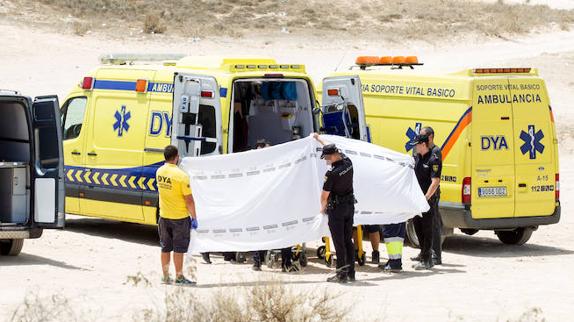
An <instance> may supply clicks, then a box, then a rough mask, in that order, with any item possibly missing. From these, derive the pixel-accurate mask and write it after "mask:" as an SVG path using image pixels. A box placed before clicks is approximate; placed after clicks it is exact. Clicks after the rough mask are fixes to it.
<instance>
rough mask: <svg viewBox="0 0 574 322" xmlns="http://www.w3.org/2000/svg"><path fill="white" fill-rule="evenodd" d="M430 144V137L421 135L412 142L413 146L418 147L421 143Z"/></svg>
mask: <svg viewBox="0 0 574 322" xmlns="http://www.w3.org/2000/svg"><path fill="white" fill-rule="evenodd" d="M428 142H429V137H428V136H426V135H422V134H419V135H417V136H415V138H414V139H413V141H412V142H411V145H417V144H419V143H428Z"/></svg>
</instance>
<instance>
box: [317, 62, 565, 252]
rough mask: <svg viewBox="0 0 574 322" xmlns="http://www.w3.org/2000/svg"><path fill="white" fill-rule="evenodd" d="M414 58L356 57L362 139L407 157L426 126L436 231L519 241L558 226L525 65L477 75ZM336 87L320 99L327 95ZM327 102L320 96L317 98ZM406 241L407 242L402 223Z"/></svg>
mask: <svg viewBox="0 0 574 322" xmlns="http://www.w3.org/2000/svg"><path fill="white" fill-rule="evenodd" d="M420 65H422V64H420V63H419V62H418V59H417V57H414V56H409V57H404V56H400V57H389V56H385V57H373V56H362V57H359V58H357V61H356V65H355V66H354V67H352V68H351V69H350V70H348V71H341V72H336V73H335V74H334V75H332V76H335V77H336V76H338V77H348V76H350V75H352V76H354V75H359V77H360V82H361V83H362V85H361V86H362V93H363V97H364V108H363V107H360V109H361V110H364V111H365V113H366V119H367V125H368V130H370V135H371V137H372V142H373V143H375V144H378V145H381V146H384V147H388V148H391V149H393V150H396V151H399V152H403V153H412V150H411V149H412V146H411V145H410V144H409V143H410V142H411V141H412V139H413V138H414V137H415V135H417V134H418V132H419V130H420V129H421V127H425V126H431V127H432V128H433V129H434V132H435V144H436V145H438V146H439V147H441V148H442V157H443V171H442V178H441V199H440V212H441V215H442V219H443V222H444V226H445V228H446V229H445V233H447V234H448V233H451V232H452V229H453V228H460V229H461V230H462V232H464V233H466V234H469V235H472V234H474V233H476V232H477V231H478V230H494V232H495V233H496V235H497V236H498V238H499V239H500V240H501V241H502V242H503V243H506V244H524V243H525V242H526V241H528V239H529V238H530V236H531V234H532V232H533V231H534V230H536V229H537V227H538V226H540V225H549V224H555V223H557V222H558V221H559V219H560V201H559V196H560V195H559V192H560V188H559V187H560V186H559V171H558V141H557V137H556V131H555V124H554V118H553V115H552V109H551V106H550V101H549V98H548V93H547V91H546V85H545V83H544V80H543V79H542V78H540V77H539V75H538V71H537V70H536V69H533V68H478V69H469V70H463V71H460V72H456V73H451V74H436V73H434V74H429V73H424V72H421V71H419V70H418V66H420ZM336 89H337V87H336V86H327V87H324V88H323V89H322V91H323V93H326V94H329V93H332V94H333V95H335V94H336ZM327 96H328V95H327ZM408 235H409V236H408V237H409V239H410V240H411V241H413V242H414V244H417V241H416V236H415V234H414V233H413V229H412V226H410V227H409V229H408Z"/></svg>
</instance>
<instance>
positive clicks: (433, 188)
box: [425, 178, 440, 200]
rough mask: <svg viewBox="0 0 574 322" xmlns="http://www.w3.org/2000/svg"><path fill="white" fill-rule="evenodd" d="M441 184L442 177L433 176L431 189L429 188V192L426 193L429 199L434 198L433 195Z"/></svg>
mask: <svg viewBox="0 0 574 322" xmlns="http://www.w3.org/2000/svg"><path fill="white" fill-rule="evenodd" d="M439 185H440V178H432V179H431V185H430V187H429V190H427V193H426V194H425V197H426V198H427V200H429V199H430V198H432V196H433V195H434V193H435V192H436V190H437V189H438V186H439Z"/></svg>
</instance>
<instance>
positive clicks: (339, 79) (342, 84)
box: [321, 76, 370, 141]
mask: <svg viewBox="0 0 574 322" xmlns="http://www.w3.org/2000/svg"><path fill="white" fill-rule="evenodd" d="M322 104H323V106H322V108H321V109H322V113H323V130H324V132H325V133H327V134H331V135H339V136H345V137H348V138H354V139H357V140H363V141H370V133H369V129H368V127H367V123H366V119H365V104H364V103H363V92H362V87H361V79H360V78H359V76H335V77H327V78H324V79H323V97H322Z"/></svg>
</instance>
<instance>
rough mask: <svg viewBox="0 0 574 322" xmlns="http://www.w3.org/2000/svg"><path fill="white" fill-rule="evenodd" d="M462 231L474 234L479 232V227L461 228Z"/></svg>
mask: <svg viewBox="0 0 574 322" xmlns="http://www.w3.org/2000/svg"><path fill="white" fill-rule="evenodd" d="M460 231H461V232H462V233H463V234H465V235H469V236H472V235H474V234H476V233H478V229H469V228H461V229H460Z"/></svg>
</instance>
